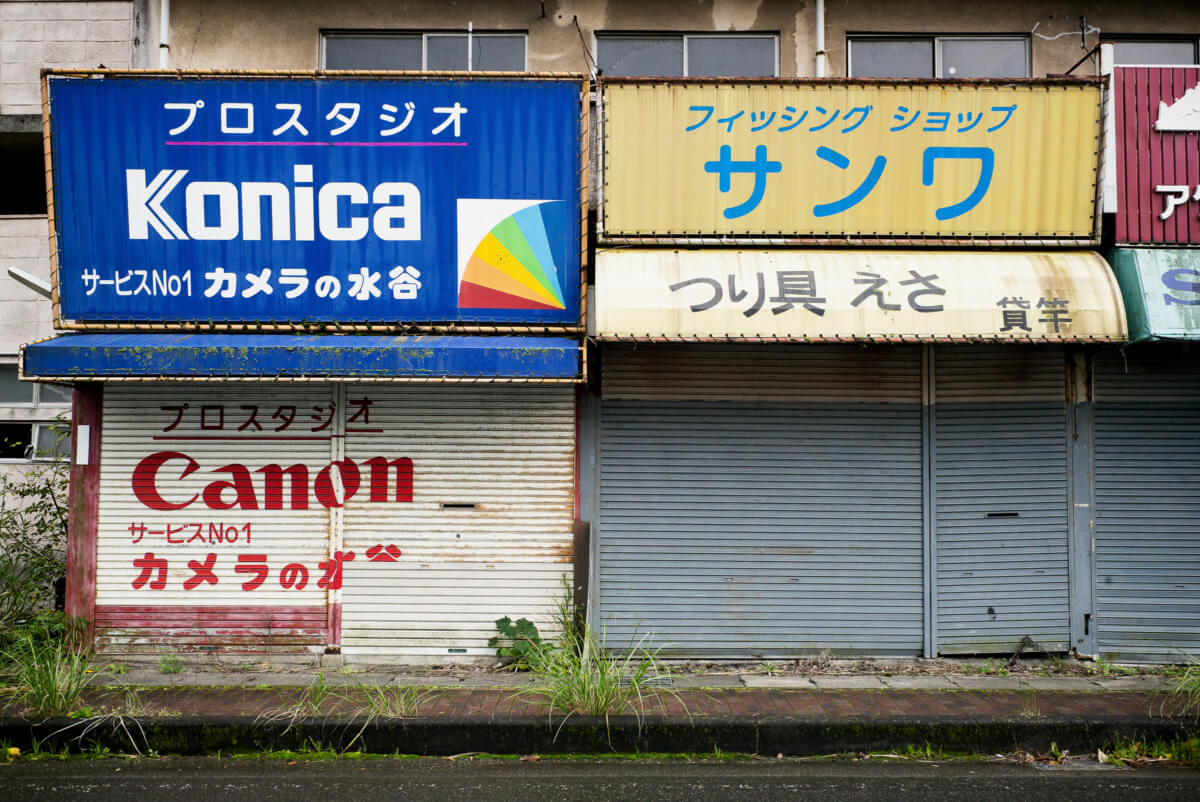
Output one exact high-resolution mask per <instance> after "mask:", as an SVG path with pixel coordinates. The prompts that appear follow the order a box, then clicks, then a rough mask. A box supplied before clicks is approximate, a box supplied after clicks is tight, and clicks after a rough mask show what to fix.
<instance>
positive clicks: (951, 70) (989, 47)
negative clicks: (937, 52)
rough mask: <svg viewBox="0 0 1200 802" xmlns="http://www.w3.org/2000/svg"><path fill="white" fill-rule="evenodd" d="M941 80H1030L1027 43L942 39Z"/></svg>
mask: <svg viewBox="0 0 1200 802" xmlns="http://www.w3.org/2000/svg"><path fill="white" fill-rule="evenodd" d="M939 44H940V45H941V48H942V74H941V75H940V76H938V77H939V78H1028V77H1029V59H1028V58H1026V42H1025V40H1024V39H942V40H940V42H939Z"/></svg>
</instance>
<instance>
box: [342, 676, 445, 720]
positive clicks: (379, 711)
mask: <svg viewBox="0 0 1200 802" xmlns="http://www.w3.org/2000/svg"><path fill="white" fill-rule="evenodd" d="M358 690H359V692H360V693H361V694H362V696H363V704H364V707H365V708H366V711H367V717H368V719H369V720H372V721H373V720H375V719H381V718H412V717H413V716H415V715H416V714H417V710H418V708H420V706H421V703H422V702H424V701H425V700H426V699H428V698H429V695H430V693H429V691H425V690H422V689H420V688H416V687H412V686H403V687H387V686H382V685H364V684H362V683H361V682H360V683H358Z"/></svg>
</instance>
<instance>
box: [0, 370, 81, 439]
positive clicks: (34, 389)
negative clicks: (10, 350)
mask: <svg viewBox="0 0 1200 802" xmlns="http://www.w3.org/2000/svg"><path fill="white" fill-rule="evenodd" d="M70 404H71V388H70V387H68V386H65V385H57V384H35V383H32V382H23V381H19V380H18V379H17V366H16V365H15V364H13V363H11V362H9V363H0V415H2V416H3V418H2V419H0V462H24V461H27V460H31V459H32V460H39V461H40V460H49V459H54V458H55V456H56V455H62V456H66V454H67V451H66V448H67V443H66V439H67V434H68V432H69V430H70V425H69V424H68V423H66V422H64V421H60V420H57V419H58V418H60V417H66V416H68V415H69V414H70Z"/></svg>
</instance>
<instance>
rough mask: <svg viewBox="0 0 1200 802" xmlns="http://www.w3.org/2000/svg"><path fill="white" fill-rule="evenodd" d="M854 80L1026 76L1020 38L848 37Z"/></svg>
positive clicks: (1026, 47)
mask: <svg viewBox="0 0 1200 802" xmlns="http://www.w3.org/2000/svg"><path fill="white" fill-rule="evenodd" d="M848 53H849V55H848V61H849V63H848V64H847V68H848V69H847V72H848V73H849V75H850V76H851V77H854V78H1028V77H1029V39H1027V38H1026V37H1023V36H852V37H850V40H849V43H848Z"/></svg>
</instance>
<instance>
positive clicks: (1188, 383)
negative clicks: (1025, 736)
mask: <svg viewBox="0 0 1200 802" xmlns="http://www.w3.org/2000/svg"><path fill="white" fill-rule="evenodd" d="M1198 357H1200V350H1198V349H1197V348H1196V347H1195V346H1192V347H1190V348H1189V347H1184V346H1180V345H1171V344H1166V343H1164V344H1155V345H1147V346H1140V347H1137V348H1130V349H1128V350H1127V351H1126V352H1125V354H1122V353H1120V352H1116V351H1114V352H1109V353H1105V354H1102V355H1099V356H1097V358H1096V360H1095V367H1094V382H1093V387H1094V399H1095V406H1094V437H1095V449H1094V450H1095V457H1094V476H1095V483H1096V484H1095V504H1096V517H1095V535H1096V638H1097V644H1098V647H1099V650H1100V653H1101V654H1103V655H1105V656H1107V657H1111V658H1114V659H1125V660H1151V661H1161V662H1183V660H1184V655H1185V654H1186V655H1190V656H1191V657H1192V658H1193V659H1194V658H1196V657H1200V361H1198Z"/></svg>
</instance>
